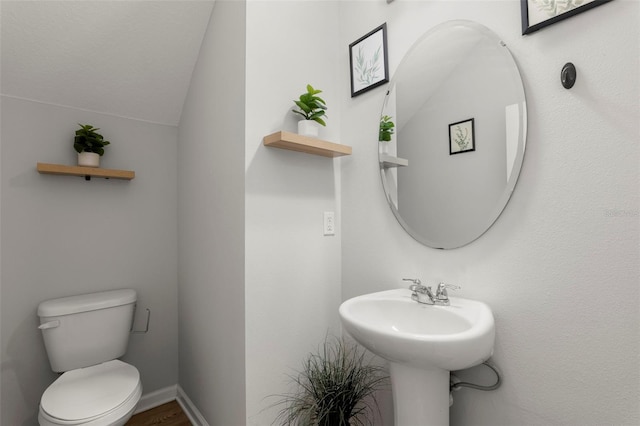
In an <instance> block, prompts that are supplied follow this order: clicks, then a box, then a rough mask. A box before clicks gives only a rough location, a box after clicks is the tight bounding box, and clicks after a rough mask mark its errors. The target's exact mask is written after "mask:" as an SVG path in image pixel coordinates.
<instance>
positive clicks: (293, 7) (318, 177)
mask: <svg viewBox="0 0 640 426" xmlns="http://www.w3.org/2000/svg"><path fill="white" fill-rule="evenodd" d="M337 6H338V3H336V2H326V1H306V2H290V1H264V2H262V1H260V2H248V3H247V72H246V75H247V85H246V225H245V230H246V266H245V271H246V282H245V286H246V290H245V299H246V302H245V309H246V325H245V329H246V353H247V357H246V371H247V424H249V425H260V426H262V425H266V424H271V422H272V421H273V419H274V417H275V411H277V409H275V410H274V409H273V408H271V409H270V408H269V406H270V405H272V404H274V403H275V402H277V401H278V398H270V397H269V396H272V395H275V394H279V393H280V394H281V393H284V392H287V391H290V390H292V389H291V387H290V385H289V384H288V383H287V382H288V377H287V375H289V374H294V372H295V371H298V370H299V369H300V368H301V366H302V362H303V359H304V358H305V357H306V356H307V355H308V353H309V352H312V351H315V350H316V349H317V348H318V345H319V344H321V343H322V342H323V340H324V338H325V335H326V334H327V333H328V332H329V333H333V334H338V333H339V319H338V315H337V309H338V306H339V303H340V284H341V279H340V258H341V256H340V251H341V249H340V238H341V233H342V230H341V228H340V223H339V222H340V214H339V212H340V205H339V199H340V186H339V178H340V167H341V165H343V164H345V163H344V160H345V159H344V158H342V159H330V158H325V157H319V156H314V155H309V154H303V153H298V152H293V151H285V150H281V149H275V148H266V147H264V146H263V145H262V138H263V137H264V136H266V135H268V134H271V133H273V132H276V131H278V130H288V131H296V123H297V120H298V119H297V118H296V116H295V115H294V114H293V113H291V112H290V110H291V108H292V107H293V106H294V104H293V99H297V98H298V96H299V95H300V94H301V93H303V92H304V91H306V85H307V84H308V83H310V84H311V85H313V86H314V87H315V88H317V89H321V90H323V93H322V96H323V98H324V100H325V101H326V102H327V104H328V120H327V127H326V128H322V129H321V138H322V139H326V140H329V141H333V142H344V143H347V144H349V143H350V142H351V141H349V140H346V139H342V140H341V137H340V124H341V121H342V118H341V111H340V102H339V99H340V85H339V82H340V81H342V80H343V79H345V78H347V77H345V74H344V72H342V71H343V70H341V69H339V68H338V67H337V64H338V62H339V58H340V57H341V55H343V54H344V52H345V51H346V47H344V48H343V49H337V48H336V46H337V45H338V32H339V25H338V22H339V21H340V20H339V17H338V8H337ZM214 13H215V12H214ZM310 64H313V65H312V66H311V65H310ZM324 211H334V212H336V220H337V224H338V226H337V233H336V235H335V236H328V237H325V236H323V232H322V217H323V216H322V213H323V212H324ZM280 408H281V407H280Z"/></svg>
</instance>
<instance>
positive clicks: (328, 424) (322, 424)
mask: <svg viewBox="0 0 640 426" xmlns="http://www.w3.org/2000/svg"><path fill="white" fill-rule="evenodd" d="M350 425H351V423H350V422H349V419H345V416H344V415H342V416H341V415H340V413H339V412H331V413H329V414H327V415H326V416H324V417H323V418H321V419H320V420H319V421H318V426H350Z"/></svg>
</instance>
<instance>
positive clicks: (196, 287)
mask: <svg viewBox="0 0 640 426" xmlns="http://www.w3.org/2000/svg"><path fill="white" fill-rule="evenodd" d="M244 62H245V4H244V2H241V1H216V3H215V5H214V10H213V13H212V16H211V21H210V23H209V27H208V31H207V33H206V35H205V38H204V40H203V44H202V47H201V51H200V57H199V59H198V63H197V65H196V68H195V70H194V73H193V77H192V82H191V86H190V89H189V93H188V95H187V100H186V102H185V105H184V109H183V114H182V118H181V121H180V127H179V134H178V139H179V150H178V170H179V177H178V182H179V183H178V188H179V190H178V193H179V198H178V216H179V220H178V222H179V226H178V229H179V244H178V247H179V261H178V263H179V286H178V288H179V294H180V297H179V300H180V309H179V310H180V319H179V323H180V344H179V347H180V386H181V387H182V388H183V389H184V391H185V392H186V394H187V395H188V396H189V398H190V399H191V400H192V401H193V402H194V404H195V405H196V407H197V408H198V410H199V411H200V412H201V414H202V415H203V416H204V417H205V419H206V420H207V422H208V423H209V424H211V425H239V424H243V423H244V422H245V369H244V368H245V350H244V349H245V342H244V339H245V327H244V324H245V296H244V294H245V288H244V286H245V279H244V275H245V272H244V245H245V242H244V240H245V237H244V234H245V230H244V223H245V220H244V217H245V212H244V149H245V148H244V140H245V138H244V133H245V120H244V115H245V113H244V108H245V106H244V102H245V86H244V85H245V78H244V70H245V64H244Z"/></svg>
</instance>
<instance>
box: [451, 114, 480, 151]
mask: <svg viewBox="0 0 640 426" xmlns="http://www.w3.org/2000/svg"><path fill="white" fill-rule="evenodd" d="M475 150H476V132H475V120H474V119H473V118H468V119H466V120H462V121H457V122H455V123H451V124H449V155H455V154H462V153H465V152H471V151H475Z"/></svg>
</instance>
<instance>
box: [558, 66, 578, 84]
mask: <svg viewBox="0 0 640 426" xmlns="http://www.w3.org/2000/svg"><path fill="white" fill-rule="evenodd" d="M577 77H578V72H577V71H576V67H575V65H573V64H572V63H571V62H567V63H566V64H564V67H562V72H560V81H561V82H562V86H563V87H564V88H565V89H571V88H572V87H573V85H574V84H576V78H577Z"/></svg>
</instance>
